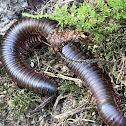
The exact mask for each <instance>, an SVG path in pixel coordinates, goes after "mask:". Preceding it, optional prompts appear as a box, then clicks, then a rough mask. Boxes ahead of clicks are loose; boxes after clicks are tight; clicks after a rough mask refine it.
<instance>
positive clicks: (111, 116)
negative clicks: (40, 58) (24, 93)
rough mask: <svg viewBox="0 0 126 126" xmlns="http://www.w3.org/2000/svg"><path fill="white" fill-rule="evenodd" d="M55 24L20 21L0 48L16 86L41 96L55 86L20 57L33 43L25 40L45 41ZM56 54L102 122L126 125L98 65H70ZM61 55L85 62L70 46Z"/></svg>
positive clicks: (46, 21)
mask: <svg viewBox="0 0 126 126" xmlns="http://www.w3.org/2000/svg"><path fill="white" fill-rule="evenodd" d="M57 23H58V22H57V21H55V20H51V19H49V18H41V19H33V18H22V19H21V20H19V21H17V22H16V23H14V24H13V25H12V26H11V27H10V28H9V30H8V31H7V32H6V34H5V36H4V38H3V42H2V43H1V47H0V54H1V56H0V57H1V61H2V63H3V65H4V67H5V69H6V71H7V73H8V74H9V76H10V77H12V79H13V80H14V81H15V82H17V84H18V85H20V86H22V87H25V88H27V89H29V90H33V91H35V92H38V93H42V94H51V93H54V92H56V91H57V87H56V85H55V83H54V82H52V81H50V80H49V79H47V78H46V77H44V76H42V75H41V74H40V73H37V72H35V70H34V69H33V68H31V67H30V66H29V65H27V64H26V62H25V61H24V59H23V56H22V55H24V53H25V52H26V51H27V49H28V48H30V45H34V44H35V43H34V42H33V43H30V40H29V39H28V38H32V36H34V38H36V39H40V38H42V39H44V38H45V39H46V38H47V37H48V34H50V33H53V32H57V31H58V28H57V27H56V25H57ZM39 37H40V38H39ZM34 38H33V39H34ZM27 40H29V41H27ZM56 53H57V55H58V57H59V58H60V60H61V61H62V62H63V63H64V64H65V65H66V66H67V67H69V68H70V70H72V71H73V72H74V73H75V74H76V75H77V76H78V77H79V78H80V79H81V80H82V81H83V82H85V84H86V87H87V88H88V89H89V90H90V91H91V93H92V95H93V96H94V97H95V98H96V103H97V108H98V112H99V114H100V116H101V118H102V119H103V120H104V122H105V123H106V124H107V125H109V126H126V118H125V117H124V116H123V114H122V112H121V110H120V109H119V107H118V106H117V104H116V102H115V100H114V97H113V93H112V89H111V87H110V85H109V82H108V81H107V79H106V78H105V77H104V76H103V74H102V73H101V72H100V70H99V68H98V66H96V65H95V64H90V63H75V62H74V61H73V62H71V61H68V60H67V59H64V57H62V55H61V54H60V53H59V52H57V51H56ZM62 53H63V54H64V55H65V56H66V57H69V58H71V59H75V60H85V57H84V55H83V54H82V53H81V52H80V51H79V50H77V49H75V48H74V47H73V46H71V45H66V46H64V47H63V48H62Z"/></svg>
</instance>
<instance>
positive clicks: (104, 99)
mask: <svg viewBox="0 0 126 126" xmlns="http://www.w3.org/2000/svg"><path fill="white" fill-rule="evenodd" d="M62 53H63V54H64V55H65V56H66V57H69V58H71V59H75V60H85V57H84V55H83V54H82V53H81V52H80V51H79V50H77V49H75V48H74V47H73V46H71V45H66V46H64V47H63V48H62ZM57 55H58V56H59V58H60V60H61V61H62V62H63V63H64V64H65V65H66V66H67V67H68V68H69V69H70V70H72V71H73V72H74V73H75V74H76V75H77V76H78V77H79V78H80V79H81V80H82V81H83V82H84V83H85V84H86V87H87V88H88V89H89V90H90V91H91V93H92V95H93V96H94V97H95V99H96V103H97V108H98V112H99V114H100V116H101V117H102V119H103V120H104V122H105V123H106V124H107V125H109V126H126V118H125V117H124V115H123V114H122V111H121V110H120V108H119V107H118V105H117V104H116V102H115V99H114V97H113V93H112V88H111V86H110V84H109V83H108V80H107V79H106V78H105V77H104V75H103V74H102V73H101V71H100V70H99V68H98V66H96V64H89V63H74V62H69V61H67V60H66V59H64V58H63V57H62V56H61V54H60V53H58V52H57Z"/></svg>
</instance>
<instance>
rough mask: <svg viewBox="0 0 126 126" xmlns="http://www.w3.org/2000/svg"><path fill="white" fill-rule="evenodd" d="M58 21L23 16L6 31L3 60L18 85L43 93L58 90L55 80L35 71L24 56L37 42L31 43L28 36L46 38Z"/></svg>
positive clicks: (2, 53)
mask: <svg viewBox="0 0 126 126" xmlns="http://www.w3.org/2000/svg"><path fill="white" fill-rule="evenodd" d="M57 23H58V22H57V21H54V20H50V19H49V18H42V19H33V18H23V19H21V20H19V21H18V22H16V23H14V24H13V25H12V26H11V27H10V28H9V30H8V31H7V32H6V34H5V36H4V38H3V42H2V44H1V49H0V53H1V61H2V63H3V65H4V67H5V69H6V71H7V73H8V74H9V75H10V77H12V79H13V80H14V81H15V82H17V84H18V85H20V86H22V87H25V88H27V89H30V90H33V91H35V92H37V93H42V94H51V93H53V92H55V91H57V87H56V85H55V84H54V82H52V81H50V80H48V79H47V78H45V77H44V76H42V75H40V73H37V72H35V70H33V69H32V68H31V67H30V66H29V65H27V64H26V62H25V61H24V58H23V55H24V53H25V52H27V49H28V48H29V46H30V45H34V44H35V43H30V40H28V38H30V39H31V38H32V37H31V36H35V38H36V39H37V36H41V37H43V38H44V37H45V38H46V37H47V35H48V33H50V32H52V31H57V29H58V28H57V27H56V25H57Z"/></svg>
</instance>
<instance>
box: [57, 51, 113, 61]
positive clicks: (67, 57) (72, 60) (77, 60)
mask: <svg viewBox="0 0 126 126" xmlns="http://www.w3.org/2000/svg"><path fill="white" fill-rule="evenodd" d="M58 53H59V54H60V55H61V57H62V58H64V59H67V60H68V62H75V63H96V62H103V63H114V61H107V60H102V59H85V60H75V59H70V58H69V57H66V56H63V54H61V53H60V52H58Z"/></svg>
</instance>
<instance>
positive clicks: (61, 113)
mask: <svg viewBox="0 0 126 126" xmlns="http://www.w3.org/2000/svg"><path fill="white" fill-rule="evenodd" d="M88 1H89V2H94V1H95V0H88ZM73 2H75V4H77V5H78V6H79V5H80V4H81V3H82V2H83V0H57V1H56V0H46V1H45V2H44V1H39V0H37V2H35V1H34V0H33V3H29V4H28V2H27V1H26V0H19V1H17V0H7V1H3V0H0V14H1V16H0V21H1V22H0V35H1V36H0V41H2V37H3V36H4V34H5V32H6V30H7V29H8V28H9V27H10V26H11V25H12V24H13V23H14V22H15V21H16V20H17V19H20V18H21V17H22V16H21V13H23V12H27V13H32V14H37V13H39V12H40V11H43V12H44V13H48V14H53V13H54V10H55V7H56V5H58V6H59V7H61V6H63V5H64V4H68V5H71V4H72V3H73ZM33 5H34V6H33ZM36 10H37V12H36ZM27 58H28V60H27V61H28V62H29V64H30V65H32V66H33V67H37V68H39V69H41V70H42V71H45V73H47V74H49V75H50V76H52V77H54V78H53V81H55V82H57V83H58V87H60V86H62V85H65V84H66V85H71V86H74V87H75V88H74V89H73V90H72V89H71V90H70V89H68V91H66V90H63V89H62V90H59V91H58V92H57V93H56V94H54V95H52V96H43V95H40V94H36V93H34V92H31V91H27V90H25V89H22V88H19V87H18V86H17V84H16V83H15V82H13V80H12V79H11V78H10V77H9V76H8V75H7V73H6V71H5V69H4V67H3V66H2V63H1V62H0V126H106V125H105V124H104V123H103V121H102V120H101V118H100V116H99V114H98V112H97V108H96V104H95V99H94V98H93V97H92V95H91V94H90V92H89V91H88V90H87V89H86V88H85V86H84V84H82V83H81V81H80V79H78V78H76V76H75V75H74V74H73V73H72V72H71V71H70V70H69V69H68V68H67V67H66V66H64V65H63V64H62V63H61V61H59V59H58V58H57V57H56V55H55V53H54V52H53V50H52V49H51V48H50V47H48V46H47V45H45V44H42V43H41V44H39V45H38V46H36V47H35V48H34V50H32V51H30V52H28V55H27ZM59 73H60V74H59ZM70 80H73V81H70ZM76 85H77V86H76ZM68 88H71V87H70V86H68ZM75 89H76V90H75ZM13 103H14V104H13ZM19 118H20V119H19Z"/></svg>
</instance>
